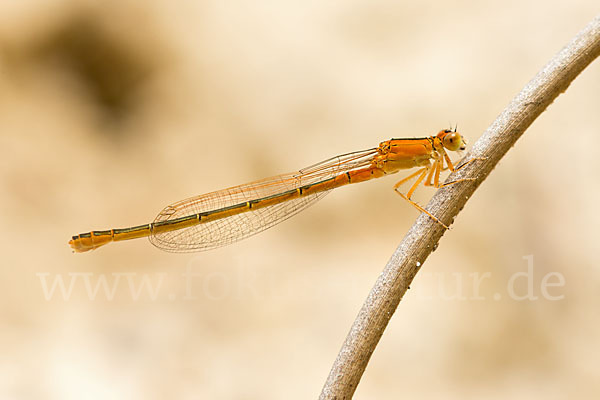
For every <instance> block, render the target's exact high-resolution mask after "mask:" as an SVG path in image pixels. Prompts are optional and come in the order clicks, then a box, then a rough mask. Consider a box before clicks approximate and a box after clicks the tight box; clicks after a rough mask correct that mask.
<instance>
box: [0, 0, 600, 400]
mask: <svg viewBox="0 0 600 400" xmlns="http://www.w3.org/2000/svg"><path fill="white" fill-rule="evenodd" d="M597 5H598V4H597V2H594V1H590V0H588V1H572V2H569V3H568V5H567V2H546V1H531V2H523V1H504V2H490V1H483V2H467V1H463V2H459V3H456V2H454V3H449V2H448V3H446V2H418V3H415V2H403V1H396V2H394V1H383V0H377V1H353V0H352V1H343V2H342V1H330V2H318V1H303V2H291V1H228V2H223V1H217V0H215V1H179V2H166V1H158V0H153V1H126V2H123V1H103V2H94V1H67V0H64V1H42V0H27V1H19V2H17V1H3V2H1V3H0V132H1V133H0V148H1V149H2V156H1V157H0V166H1V167H0V190H1V192H2V195H1V196H0V219H1V221H2V228H3V229H2V230H1V231H0V243H1V246H2V258H1V259H2V264H1V265H2V267H1V268H0V271H1V274H2V276H1V278H0V293H1V295H0V296H1V299H2V300H1V301H0V318H1V321H2V327H1V329H0V343H1V344H0V354H1V357H0V377H1V378H0V398H3V399H5V398H6V399H81V398H86V399H108V398H110V399H166V398H172V399H204V398H210V399H281V398H286V399H306V398H315V397H317V395H318V393H319V391H320V389H321V386H322V384H323V382H324V381H325V378H326V376H327V374H328V372H329V368H330V366H331V364H332V362H333V360H334V358H335V356H336V354H337V352H338V349H339V347H340V346H341V343H342V341H343V339H344V338H345V336H346V333H347V331H348V329H349V327H350V325H351V323H352V321H353V319H354V317H355V315H356V314H357V312H358V310H359V308H360V306H361V304H362V302H363V300H364V298H365V297H366V295H367V293H368V291H369V290H370V288H371V286H372V284H373V283H374V281H375V279H376V278H377V276H378V274H379V273H380V271H381V269H382V268H383V266H384V265H385V263H386V261H387V260H388V258H389V256H390V255H391V254H392V252H393V250H394V249H395V247H396V245H397V244H398V243H399V242H400V240H401V239H402V237H403V236H404V233H405V232H406V230H407V229H408V227H409V226H410V225H411V224H412V222H413V221H414V220H415V218H416V217H417V213H416V211H415V210H414V209H412V208H411V207H410V206H408V205H407V204H405V203H404V202H403V201H402V200H401V199H400V198H399V197H398V196H397V195H395V194H394V193H393V191H392V186H393V184H394V183H395V182H396V181H395V180H394V179H393V178H388V179H382V180H379V181H376V182H369V183H364V184H362V185H356V186H353V187H347V188H342V189H339V190H337V191H335V192H333V193H332V194H330V195H329V196H327V197H326V198H325V199H324V200H322V201H321V202H320V203H319V204H317V205H316V206H314V207H312V208H310V209H309V210H307V211H305V212H303V213H302V214H300V215H298V216H296V217H294V218H293V219H291V220H289V221H286V222H285V223H283V224H281V225H279V226H277V227H275V228H273V229H271V230H269V231H267V232H264V233H263V234H261V235H258V236H254V237H252V238H251V239H248V240H246V241H243V242H240V243H238V244H235V245H232V246H229V247H226V248H222V249H218V250H214V251H210V252H206V253H197V254H183V255H181V254H169V253H165V252H162V251H160V250H158V249H156V248H154V247H153V246H152V245H151V244H150V243H148V241H147V240H137V241H131V242H125V243H119V244H114V245H109V246H107V247H105V248H103V249H101V250H98V251H95V252H92V253H87V254H72V253H71V251H70V249H69V247H68V245H67V241H68V239H69V237H70V236H71V235H73V234H76V233H80V232H86V231H89V230H91V229H107V228H112V227H126V226H131V225H138V224H143V223H148V222H151V221H152V220H153V219H154V216H155V215H156V213H158V211H160V210H161V209H162V208H163V207H164V206H165V205H167V204H169V203H171V202H174V201H177V200H180V199H183V198H186V197H189V196H192V195H197V194H201V193H204V192H208V191H212V190H216V189H221V188H224V187H227V186H231V185H236V184H240V183H244V182H246V181H249V180H254V179H258V178H262V177H265V176H269V175H273V174H277V173H282V172H288V171H292V170H297V169H299V168H302V167H305V166H308V165H311V164H313V163H315V162H318V161H321V160H324V159H326V158H328V157H330V156H334V155H336V154H341V153H346V152H349V151H353V150H359V149H363V148H370V147H374V146H376V145H377V144H378V143H379V142H380V141H382V140H385V139H389V138H391V137H411V136H424V135H430V134H434V133H436V132H437V131H438V130H439V129H442V128H446V127H448V126H449V124H455V123H458V127H459V130H460V131H461V132H462V133H463V134H464V135H466V137H467V138H468V139H469V140H470V143H473V141H475V140H476V139H477V138H478V137H479V135H480V134H481V133H482V132H483V131H484V130H485V128H486V127H487V126H488V125H489V124H490V123H491V122H492V121H493V120H494V118H495V117H496V116H497V115H498V114H499V113H500V112H501V110H502V109H503V107H505V105H506V104H507V103H508V102H509V101H510V99H511V98H512V97H513V96H514V95H515V94H516V93H517V92H518V91H519V90H520V89H521V88H522V87H523V86H524V85H525V84H526V83H527V81H528V80H529V79H531V78H532V77H533V75H534V74H535V73H536V72H537V71H538V70H539V69H540V68H541V67H542V66H543V65H544V64H545V63H546V62H547V61H548V60H549V59H550V57H552V56H553V55H554V54H555V53H556V52H558V51H559V50H560V49H561V48H562V47H563V46H564V45H565V44H566V43H567V42H568V41H569V40H570V39H571V38H572V37H573V36H574V35H575V34H576V33H577V32H578V31H579V30H580V29H581V28H583V26H585V25H586V24H587V23H588V22H589V21H590V20H591V19H592V18H593V17H594V16H595V15H596V14H597V12H598V7H597ZM599 93H600V64H599V63H598V61H596V62H595V63H594V64H592V65H591V67H590V68H589V69H588V70H586V71H584V73H583V74H582V75H581V76H580V77H579V78H577V80H576V81H575V82H574V84H572V85H571V87H570V88H569V89H568V90H567V92H566V93H565V94H564V95H563V96H561V97H559V98H558V100H557V101H555V103H554V104H553V105H552V106H551V107H550V108H549V109H548V110H547V112H545V113H544V114H543V115H542V116H541V117H540V118H539V119H538V120H537V121H536V122H535V123H534V124H533V126H532V127H531V129H529V130H528V132H527V133H526V134H525V135H524V137H523V138H522V139H521V140H520V141H519V143H518V145H517V146H516V147H515V148H514V149H512V150H511V151H510V153H509V154H508V155H507V157H506V158H505V159H504V160H503V161H502V162H501V164H500V165H499V166H498V167H497V168H496V170H495V171H494V172H493V173H492V175H491V176H490V178H489V179H488V180H487V181H486V182H485V183H484V184H483V185H482V186H481V188H480V190H478V192H477V193H476V195H475V196H474V197H473V198H472V199H471V201H470V202H469V203H468V205H467V207H466V208H465V209H464V211H463V212H462V213H461V214H460V216H459V218H458V219H457V221H456V223H455V225H454V226H453V229H452V230H451V231H450V232H448V234H446V235H445V236H444V238H443V240H442V242H441V244H440V246H439V248H438V249H437V251H436V252H435V253H434V254H432V256H431V257H430V258H429V259H428V260H427V263H426V264H425V265H424V267H423V269H422V271H421V273H420V274H419V275H418V276H417V278H416V279H415V282H414V283H413V285H412V289H411V291H410V292H409V293H407V295H406V297H405V298H404V300H403V301H402V303H401V304H400V307H399V309H398V311H397V313H396V314H395V315H394V317H393V319H392V320H391V323H390V326H389V328H388V330H387V331H386V333H385V335H384V337H383V339H382V341H381V343H380V345H379V347H378V348H377V350H376V352H375V354H374V355H373V357H372V361H371V363H370V365H369V367H368V369H367V371H366V373H365V375H364V377H363V379H362V381H361V384H360V385H359V387H358V390H357V392H356V398H358V399H373V398H377V399H396V398H400V397H405V398H408V397H417V398H420V399H440V398H443V399H469V398H486V399H505V398H508V397H510V398H513V399H567V398H578V399H592V398H597V395H598V393H599V392H600V383H598V382H599V378H600V370H599V366H598V359H599V358H600V339H599V338H600V322H599V321H600V319H599V317H600V312H599V308H598V306H599V301H600V289H599V288H600V265H599V263H598V261H599V257H598V252H597V250H596V249H597V238H598V236H597V232H598V226H599V223H600V217H599V213H598V207H597V202H598V196H599V195H600V184H599V180H598V177H597V171H598V169H599V167H600V162H599V161H598V160H599V159H600V158H599V157H598V145H597V139H598V137H599V133H600V128H599V127H600V113H598V110H599V104H600V98H599ZM431 194H432V190H431V189H420V191H419V194H418V196H417V198H418V199H419V200H420V201H421V202H423V203H425V202H426V201H427V200H428V198H429V196H431ZM528 268H529V271H530V272H531V273H532V275H530V277H531V279H530V280H529V281H528V280H527V278H525V277H524V276H523V274H524V273H527V272H528ZM519 273H521V275H519ZM561 280H562V282H564V284H562V285H559V286H554V287H548V285H546V292H544V291H543V289H542V287H543V286H544V282H545V283H558V284H560V283H561ZM475 281H481V284H480V285H479V287H475V286H474V282H475ZM61 284H63V285H64V286H61ZM528 289H532V290H533V292H531V293H530V294H531V296H535V297H537V299H536V300H531V299H529V298H528V299H525V300H522V299H520V298H519V297H518V296H524V295H525V294H527V291H528ZM531 296H530V297H531Z"/></svg>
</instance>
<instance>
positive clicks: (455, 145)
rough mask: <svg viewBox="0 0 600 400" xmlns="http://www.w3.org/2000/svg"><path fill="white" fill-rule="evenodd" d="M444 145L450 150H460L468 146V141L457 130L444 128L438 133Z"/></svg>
mask: <svg viewBox="0 0 600 400" xmlns="http://www.w3.org/2000/svg"><path fill="white" fill-rule="evenodd" d="M437 137H438V138H440V139H441V140H442V144H443V145H444V147H445V148H446V149H448V150H450V151H459V150H464V149H466V148H467V142H466V141H465V139H463V137H462V136H461V134H460V133H458V132H456V130H450V129H444V130H443V131H440V132H439V133H438V134H437Z"/></svg>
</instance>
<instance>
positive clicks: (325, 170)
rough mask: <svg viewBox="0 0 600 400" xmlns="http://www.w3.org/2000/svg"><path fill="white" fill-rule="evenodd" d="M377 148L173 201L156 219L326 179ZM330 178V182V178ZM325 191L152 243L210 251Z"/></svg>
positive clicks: (358, 164) (361, 163)
mask: <svg viewBox="0 0 600 400" xmlns="http://www.w3.org/2000/svg"><path fill="white" fill-rule="evenodd" d="M376 154H377V149H369V150H363V151H358V152H353V153H348V154H344V155H341V156H337V157H333V158H330V159H329V160H325V161H323V162H321V163H318V164H315V165H312V166H310V167H307V168H304V169H302V170H300V171H298V172H295V173H289V174H283V175H278V176H273V177H270V178H266V179H262V180H259V181H255V182H250V183H247V184H244V185H239V186H234V187H231V188H228V189H223V190H219V191H216V192H212V193H207V194H204V195H200V196H196V197H191V198H189V199H186V200H182V201H179V202H177V203H173V204H171V205H169V206H167V207H165V209H163V210H162V211H161V212H160V213H159V214H158V216H157V217H156V219H155V220H154V222H163V221H169V220H174V219H177V218H181V217H186V216H189V215H194V214H199V213H204V212H210V211H214V210H219V209H222V208H225V207H229V206H232V205H236V204H241V203H246V202H248V201H252V200H259V199H262V198H265V197H269V196H273V195H276V194H279V193H283V192H286V191H289V190H295V189H297V188H299V187H302V186H305V185H309V184H314V183H317V182H322V181H325V180H327V179H329V178H332V177H335V176H337V175H340V174H343V173H346V172H349V171H352V170H355V169H359V168H363V167H365V166H367V165H369V164H370V163H371V160H372V159H373V157H374V156H375V155H376ZM332 183H333V181H332ZM331 189H333V186H332V187H331V188H329V189H327V188H326V189H325V190H324V191H320V192H316V193H312V194H307V195H305V196H302V197H299V198H295V199H291V200H288V201H285V202H282V203H278V204H273V205H270V206H266V207H263V208H257V209H249V210H248V211H245V212H242V213H239V214H236V215H231V216H228V217H225V218H222V219H218V220H213V221H209V222H205V223H200V224H198V225H194V226H191V227H187V228H183V229H179V230H175V231H171V232H161V233H156V234H153V235H151V236H150V242H151V243H152V244H153V245H155V246H156V247H158V248H160V249H163V250H166V251H170V252H189V251H200V250H210V249H214V248H217V247H221V246H225V245H228V244H231V243H233V242H236V241H238V240H241V239H244V238H247V237H249V236H252V235H254V234H257V233H259V232H262V231H264V230H265V229H268V228H270V227H272V226H274V225H276V224H278V223H280V222H282V221H284V220H286V219H288V218H289V217H291V216H292V215H294V214H296V213H298V212H300V211H302V210H304V209H305V208H306V207H308V206H310V205H311V204H313V203H315V202H316V201H317V200H319V199H320V198H322V197H323V196H325V195H326V194H327V193H329V191H331Z"/></svg>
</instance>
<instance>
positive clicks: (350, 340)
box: [320, 16, 600, 400]
mask: <svg viewBox="0 0 600 400" xmlns="http://www.w3.org/2000/svg"><path fill="white" fill-rule="evenodd" d="M599 54H600V16H597V17H596V18H595V19H594V20H592V22H591V23H590V24H589V25H587V26H586V27H585V28H584V29H583V30H582V31H581V32H580V33H579V34H577V36H575V38H574V39H573V40H572V41H571V42H570V43H569V44H568V45H567V46H566V47H565V48H564V49H562V50H561V51H560V52H559V53H558V54H557V55H556V56H554V58H552V59H551V60H550V62H549V63H548V64H547V65H546V66H545V67H544V68H542V70H541V71H540V72H539V73H538V74H537V75H536V76H535V77H534V78H533V79H532V80H531V81H530V82H529V83H528V84H527V85H526V86H525V87H524V88H523V90H521V92H520V93H519V94H518V95H517V96H516V97H515V98H514V99H513V100H512V101H511V103H510V104H509V105H508V106H507V107H506V109H505V110H504V111H503V112H502V113H501V114H500V116H498V118H497V119H496V120H495V121H494V122H493V123H492V125H491V126H490V127H489V128H488V129H487V130H486V131H485V132H484V133H483V135H482V136H481V137H480V138H479V140H478V141H477V142H476V143H475V144H474V146H473V148H472V150H471V151H470V153H469V154H467V156H466V157H465V160H469V159H472V158H475V157H482V158H485V160H483V161H480V160H478V161H474V162H472V163H470V164H469V165H468V166H465V168H463V169H461V170H460V171H458V172H457V173H454V174H452V175H450V176H449V177H448V181H453V180H456V179H460V178H465V177H469V178H476V180H473V181H465V182H462V183H460V184H456V185H451V186H447V187H444V188H442V189H440V190H438V191H437V192H436V193H435V195H434V196H433V198H432V199H431V201H430V202H429V204H428V205H427V207H426V209H427V210H428V211H429V212H430V213H432V214H433V215H435V216H437V217H438V218H439V219H440V220H441V221H442V222H444V223H445V224H447V225H450V223H451V222H452V221H453V220H454V218H455V217H456V215H457V214H458V213H459V211H460V210H461V209H462V208H463V207H464V206H465V204H466V202H467V200H468V199H469V198H470V197H471V196H472V195H473V192H475V190H476V189H477V187H478V186H479V185H480V184H481V183H482V182H483V181H484V180H485V179H486V178H487V176H488V175H489V174H490V172H491V171H492V169H494V167H495V166H496V164H498V162H499V161H500V159H501V158H502V157H503V156H504V155H505V154H506V152H507V151H508V150H509V149H510V148H511V147H512V146H513V145H514V144H515V142H516V141H517V139H519V137H521V135H522V134H523V132H525V130H526V129H527V128H528V127H529V125H531V123H532V122H533V121H534V120H535V119H536V118H537V117H538V116H539V115H540V114H541V113H542V112H543V111H544V110H545V109H546V108H547V107H548V106H549V105H550V104H551V103H552V102H553V101H554V99H555V98H556V97H558V95H560V94H561V93H563V92H564V91H565V90H567V87H568V86H569V85H570V84H571V82H572V81H573V80H574V79H575V77H576V76H577V75H579V73H580V72H581V71H583V69H584V68H585V67H587V66H588V65H589V64H590V63H591V62H592V61H593V60H594V59H595V58H596V57H598V55H599ZM444 232H445V229H444V228H443V227H442V226H440V224H438V223H436V222H435V221H433V220H432V219H431V218H429V217H428V216H427V215H425V214H421V216H420V217H419V218H418V219H417V220H416V222H415V223H414V225H413V226H412V227H411V229H410V230H409V231H408V233H407V234H406V236H405V237H404V239H403V240H402V243H400V245H399V246H398V248H397V249H396V251H395V252H394V254H393V255H392V257H391V258H390V260H389V262H388V263H387V265H386V266H385V269H384V270H383V272H382V273H381V275H380V276H379V278H378V279H377V282H376V283H375V285H374V287H373V288H372V289H371V292H370V293H369V296H368V297H367V299H366V301H365V303H364V304H363V306H362V309H361V310H360V312H359V314H358V316H357V317H356V320H355V321H354V324H353V325H352V328H351V329H350V332H349V333H348V336H347V337H346V340H345V342H344V344H343V345H342V348H341V350H340V352H339V354H338V356H337V358H336V360H335V362H334V364H333V367H332V369H331V372H330V373H329V377H328V378H327V381H326V382H325V385H324V387H323V390H322V392H321V396H320V399H338V400H340V399H350V398H351V397H352V395H353V394H354V391H355V390H356V387H357V385H358V382H359V381H360V378H361V376H362V374H363V372H364V370H365V368H366V366H367V363H368V362H369V359H370V358H371V355H372V354H373V352H374V351H375V347H376V346H377V343H378V342H379V339H380V338H381V336H382V335H383V331H384V330H385V328H386V326H387V324H388V321H389V320H390V318H391V317H392V315H393V314H394V311H396V308H397V307H398V304H399V303H400V300H401V299H402V296H403V295H404V293H405V292H406V290H407V288H408V286H409V285H410V283H411V282H412V280H413V278H414V277H415V275H416V273H417V271H418V270H419V269H420V268H421V266H422V265H423V263H424V262H425V260H426V259H427V257H428V256H429V254H431V252H432V251H433V250H434V249H435V248H436V247H437V244H438V242H439V240H440V238H441V237H442V235H443V234H444Z"/></svg>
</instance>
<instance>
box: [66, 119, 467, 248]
mask: <svg viewBox="0 0 600 400" xmlns="http://www.w3.org/2000/svg"><path fill="white" fill-rule="evenodd" d="M465 144H466V143H465V140H464V139H463V137H462V136H461V135H460V134H459V133H458V132H456V129H455V130H454V131H452V130H449V129H445V130H442V131H440V132H439V133H438V134H437V135H435V136H429V137H423V138H414V139H390V140H387V141H385V142H382V143H380V144H379V146H378V147H375V148H372V149H368V150H362V151H356V152H352V153H348V154H343V155H340V156H337V157H333V158H330V159H328V160H325V161H323V162H320V163H318V164H315V165H312V166H310V167H308V168H304V169H301V170H300V171H298V172H293V173H289V174H283V175H277V176H273V177H271V178H266V179H263V180H260V181H255V182H251V183H247V184H245V185H239V186H235V187H231V188H229V189H223V190H219V191H216V192H212V193H207V194H204V195H200V196H196V197H191V198H189V199H186V200H182V201H179V202H177V203H174V204H171V205H169V206H167V207H166V208H165V209H164V210H162V211H161V212H160V214H158V216H157V217H156V219H155V220H154V222H152V223H149V224H145V225H139V226H134V227H131V228H123V229H110V230H103V231H91V232H88V233H82V234H79V235H77V236H73V238H72V239H71V240H70V241H69V244H70V245H71V247H72V248H73V250H74V251H76V252H85V251H88V250H93V249H96V248H98V247H100V246H103V245H105V244H107V243H110V242H118V241H121V240H128V239H136V238H141V237H149V238H150V242H152V244H153V245H155V246H156V247H158V248H160V249H163V250H166V251H171V252H188V251H201V250H209V249H214V248H217V247H221V246H225V245H228V244H231V243H233V242H236V241H238V240H241V239H244V238H247V237H249V236H252V235H254V234H256V233H259V232H262V231H264V230H265V229H267V228H270V227H272V226H274V225H276V224H278V223H280V222H282V221H284V220H286V219H287V218H289V217H291V216H292V215H294V214H296V213H298V212H300V211H301V210H303V209H305V208H307V207H308V206H310V205H311V204H313V203H314V202H316V201H317V200H319V199H320V198H322V197H323V196H325V195H326V194H327V193H329V191H331V190H332V189H335V188H337V187H340V186H345V185H348V184H351V183H359V182H364V181H368V180H371V179H374V178H380V177H382V176H385V175H390V174H393V173H396V172H398V171H400V170H404V169H410V168H417V167H419V169H418V170H417V171H416V172H414V173H413V174H411V175H409V176H407V177H406V178H404V179H402V180H401V181H400V182H398V183H396V185H394V190H395V191H396V192H397V193H398V194H399V195H400V196H402V197H403V198H404V199H405V200H407V201H408V202H409V203H410V204H412V205H413V206H414V207H416V208H417V209H418V210H419V211H422V212H424V213H426V214H427V215H429V217H431V218H432V219H433V220H435V221H437V222H438V223H439V224H441V225H442V226H443V227H444V228H448V227H447V226H446V225H445V224H444V223H442V222H441V221H440V220H439V219H438V218H436V217H435V216H434V215H432V214H431V213H429V212H428V211H427V210H425V209H424V208H423V207H421V206H420V205H419V204H417V203H416V202H414V201H413V200H411V197H412V194H413V193H414V191H415V190H416V189H417V187H418V186H419V184H421V182H423V181H424V182H423V183H424V185H425V186H433V187H435V188H441V187H444V186H447V185H451V184H455V183H458V182H462V181H465V180H471V179H472V178H464V179H458V180H455V181H452V182H449V183H444V184H442V183H440V179H439V177H440V172H441V171H444V170H446V169H449V170H450V171H453V172H454V171H457V170H459V169H460V168H462V167H464V166H465V165H467V164H468V163H469V162H471V161H473V160H475V159H472V160H470V161H468V162H467V163H465V164H463V165H461V166H460V167H458V168H455V167H454V165H453V164H452V161H450V157H449V156H448V153H447V151H458V150H464V149H465ZM444 161H445V162H446V166H445V167H444ZM415 178H416V181H415V182H414V183H413V185H412V186H411V187H410V189H409V190H408V192H406V193H402V192H401V191H400V190H399V188H400V186H401V185H402V184H404V183H406V182H408V181H409V180H411V179H415Z"/></svg>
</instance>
